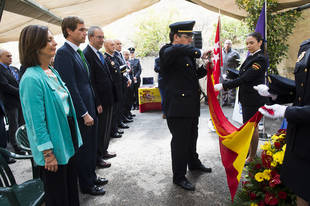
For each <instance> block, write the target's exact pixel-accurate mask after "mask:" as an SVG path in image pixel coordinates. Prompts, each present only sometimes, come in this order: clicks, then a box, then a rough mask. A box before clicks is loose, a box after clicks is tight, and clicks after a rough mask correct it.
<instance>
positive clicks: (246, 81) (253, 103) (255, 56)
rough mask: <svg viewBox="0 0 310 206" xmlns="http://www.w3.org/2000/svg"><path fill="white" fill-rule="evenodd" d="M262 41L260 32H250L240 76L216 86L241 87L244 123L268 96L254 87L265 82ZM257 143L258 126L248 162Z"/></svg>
mask: <svg viewBox="0 0 310 206" xmlns="http://www.w3.org/2000/svg"><path fill="white" fill-rule="evenodd" d="M262 43H263V38H262V36H261V34H260V33H258V32H253V33H251V34H248V36H247V38H246V45H247V49H248V51H249V55H248V57H247V58H246V60H245V61H244V62H243V64H242V65H241V67H240V73H239V77H238V78H237V79H234V80H230V81H225V82H224V83H223V84H216V85H215V86H214V89H215V91H220V90H222V89H224V90H225V91H226V90H229V89H233V88H236V87H239V101H240V103H241V106H242V117H243V123H245V122H247V121H248V120H249V119H251V117H252V116H253V115H254V114H255V113H256V112H257V110H258V108H259V107H261V106H263V105H264V104H265V103H266V102H267V98H265V97H261V96H260V95H259V94H258V93H257V91H256V90H254V88H253V86H255V85H258V84H264V83H265V72H266V70H267V60H266V57H265V56H264V54H263V52H262V50H261V46H262ZM257 145H258V129H257V128H256V129H255V131H254V134H253V137H252V141H251V146H250V150H249V156H248V158H247V160H246V162H247V163H248V162H250V161H252V160H253V158H254V157H255V156H256V150H257Z"/></svg>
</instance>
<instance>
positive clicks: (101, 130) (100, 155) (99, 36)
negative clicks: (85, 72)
mask: <svg viewBox="0 0 310 206" xmlns="http://www.w3.org/2000/svg"><path fill="white" fill-rule="evenodd" d="M88 40H89V45H88V46H87V47H86V48H85V49H84V51H83V52H84V55H85V57H86V59H87V62H88V63H89V66H90V67H89V68H90V77H91V83H92V87H93V89H94V92H95V95H96V107H97V112H98V148H97V166H98V167H101V168H107V167H110V166H111V163H109V162H106V161H104V160H103V159H108V158H112V157H115V156H116V154H115V153H109V152H108V147H109V142H110V134H111V123H112V112H113V104H114V103H115V94H114V93H115V88H114V87H113V80H112V76H111V74H110V71H109V68H108V66H107V64H106V62H105V60H104V58H103V54H102V53H101V52H100V51H99V49H101V48H102V45H103V42H104V33H103V31H102V30H101V28H100V27H98V26H92V27H90V28H89V29H88Z"/></svg>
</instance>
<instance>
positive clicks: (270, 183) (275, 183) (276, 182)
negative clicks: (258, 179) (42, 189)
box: [269, 174, 281, 188]
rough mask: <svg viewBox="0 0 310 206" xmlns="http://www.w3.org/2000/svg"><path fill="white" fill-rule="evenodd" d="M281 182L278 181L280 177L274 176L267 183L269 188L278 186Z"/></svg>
mask: <svg viewBox="0 0 310 206" xmlns="http://www.w3.org/2000/svg"><path fill="white" fill-rule="evenodd" d="M280 183H281V180H280V175H279V174H276V175H275V176H274V177H273V178H272V179H271V180H270V181H269V186H270V187H272V188H273V187H275V186H276V185H278V184H280Z"/></svg>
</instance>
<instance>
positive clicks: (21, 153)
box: [14, 146, 26, 155]
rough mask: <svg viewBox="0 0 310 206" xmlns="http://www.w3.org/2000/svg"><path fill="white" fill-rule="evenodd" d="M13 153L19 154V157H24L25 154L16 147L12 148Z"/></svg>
mask: <svg viewBox="0 0 310 206" xmlns="http://www.w3.org/2000/svg"><path fill="white" fill-rule="evenodd" d="M14 151H15V153H16V154H19V155H25V154H26V152H25V151H23V150H21V149H19V148H18V147H17V146H15V147H14Z"/></svg>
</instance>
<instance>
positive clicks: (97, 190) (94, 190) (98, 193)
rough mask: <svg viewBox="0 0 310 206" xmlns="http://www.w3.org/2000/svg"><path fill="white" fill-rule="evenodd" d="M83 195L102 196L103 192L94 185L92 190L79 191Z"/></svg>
mask: <svg viewBox="0 0 310 206" xmlns="http://www.w3.org/2000/svg"><path fill="white" fill-rule="evenodd" d="M81 192H82V193H83V194H89V195H104V194H105V191H104V189H103V188H102V187H99V186H97V185H94V186H93V187H92V188H90V189H88V190H86V191H81Z"/></svg>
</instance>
